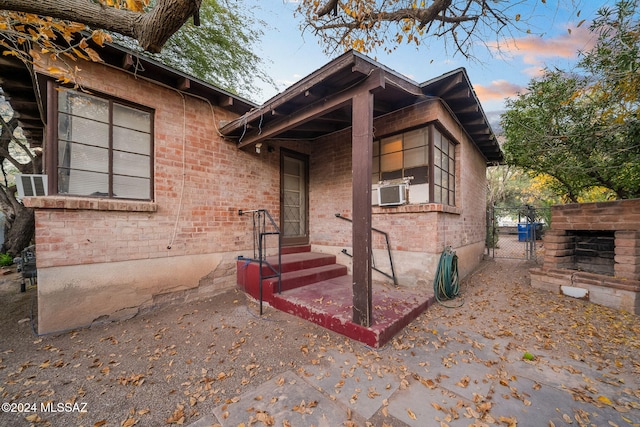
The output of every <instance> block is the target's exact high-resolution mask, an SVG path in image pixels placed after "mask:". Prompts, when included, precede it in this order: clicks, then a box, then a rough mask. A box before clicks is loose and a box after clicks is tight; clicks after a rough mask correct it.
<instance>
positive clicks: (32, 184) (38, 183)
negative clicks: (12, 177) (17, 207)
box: [16, 174, 47, 198]
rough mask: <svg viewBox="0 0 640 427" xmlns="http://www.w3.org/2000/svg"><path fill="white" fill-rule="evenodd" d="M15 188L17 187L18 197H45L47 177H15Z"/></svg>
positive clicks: (23, 175) (22, 175)
mask: <svg viewBox="0 0 640 427" xmlns="http://www.w3.org/2000/svg"><path fill="white" fill-rule="evenodd" d="M16 187H18V197H19V198H23V197H32V196H46V195H47V175H28V174H18V175H16Z"/></svg>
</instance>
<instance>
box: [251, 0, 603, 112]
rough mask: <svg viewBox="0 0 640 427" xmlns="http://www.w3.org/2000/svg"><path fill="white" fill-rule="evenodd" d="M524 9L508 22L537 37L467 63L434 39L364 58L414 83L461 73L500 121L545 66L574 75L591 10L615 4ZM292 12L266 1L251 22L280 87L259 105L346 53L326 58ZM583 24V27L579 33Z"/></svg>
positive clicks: (581, 0) (267, 91)
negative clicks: (259, 26)
mask: <svg viewBox="0 0 640 427" xmlns="http://www.w3.org/2000/svg"><path fill="white" fill-rule="evenodd" d="M526 2H527V3H528V6H527V7H526V8H523V7H520V8H518V7H515V8H513V10H512V11H511V12H510V13H512V14H513V16H515V15H516V14H517V13H521V15H522V17H523V18H522V19H523V20H524V17H525V16H526V17H527V28H530V29H531V30H532V33H533V34H535V35H527V34H515V35H514V36H515V39H504V40H500V51H498V50H496V49H495V46H496V44H497V43H495V42H496V40H487V42H488V43H490V44H491V46H492V47H491V48H489V49H488V48H486V47H485V46H481V45H478V46H474V47H473V51H474V53H475V58H474V59H466V58H465V57H464V56H462V55H460V54H453V52H451V49H450V48H449V50H448V51H447V50H446V49H445V45H444V43H443V41H442V40H438V39H435V38H433V39H430V40H429V43H423V44H422V45H421V46H420V47H419V48H417V49H416V47H414V46H406V45H405V46H401V47H399V48H398V49H396V50H395V51H394V52H393V53H391V54H387V53H386V52H382V51H381V52H375V53H367V56H369V57H371V58H372V59H374V60H376V61H378V62H380V63H381V64H383V65H385V66H386V67H388V68H391V69H392V70H394V71H396V72H398V73H401V74H403V75H405V76H407V77H408V78H410V79H412V80H414V81H415V82H418V83H421V82H425V81H427V80H430V79H432V78H434V77H438V76H440V75H442V74H444V73H447V72H449V71H451V70H454V69H457V68H460V67H464V68H465V69H466V71H467V74H468V75H469V78H470V80H471V83H472V84H473V86H474V90H475V92H476V94H477V95H478V98H479V99H480V102H481V104H482V106H483V109H484V111H485V112H486V113H487V115H493V114H492V113H495V114H497V113H498V112H500V111H503V110H504V100H505V98H507V97H514V96H516V94H517V93H519V92H522V91H523V90H524V89H525V88H526V86H527V84H528V83H529V81H530V80H531V79H532V78H534V77H536V76H539V75H540V74H541V72H542V70H543V69H544V67H545V66H546V67H549V68H553V67H558V68H561V69H564V70H569V69H571V67H572V66H573V65H574V64H575V62H576V60H577V58H578V51H580V50H583V51H584V50H586V49H588V48H589V47H590V46H592V45H593V43H594V41H595V39H594V37H593V35H592V34H591V33H590V32H589V30H588V28H589V24H590V22H591V21H592V20H593V18H594V17H595V16H596V11H597V10H598V9H599V8H600V7H602V6H603V5H608V6H612V5H613V3H614V2H613V0H574V1H573V2H572V1H566V0H565V1H562V0H560V1H555V0H547V1H545V2H543V0H526ZM513 3H516V2H511V4H513ZM532 4H534V5H535V8H534V10H533V11H531V5H532ZM296 6H297V2H296V0H264V1H261V2H259V3H258V5H257V6H256V9H254V10H253V13H254V15H255V16H256V18H259V19H261V20H263V21H264V22H265V23H266V25H265V27H264V28H263V31H264V35H263V37H262V39H261V43H260V45H259V46H258V52H259V54H260V55H261V56H262V57H263V58H264V61H265V65H264V68H265V70H266V72H267V74H268V75H269V76H270V77H271V78H272V79H273V81H274V82H275V83H276V85H277V89H276V88H271V87H269V86H267V85H264V84H262V85H259V86H260V87H262V93H261V94H260V95H259V96H256V97H255V98H256V100H257V101H258V102H259V103H261V102H264V101H266V100H268V99H269V98H271V97H273V96H275V95H276V94H277V93H278V92H281V91H283V90H284V89H286V88H287V87H288V86H290V85H292V84H293V83H295V82H297V81H299V80H300V79H302V78H304V77H305V76H307V75H309V74H311V73H312V72H313V71H315V70H317V69H319V68H320V67H322V66H323V65H325V64H326V63H327V62H329V61H331V59H333V58H335V57H336V56H338V55H340V54H341V53H343V52H344V50H343V49H338V50H337V51H336V52H335V53H334V54H332V55H327V54H325V53H323V48H322V46H321V45H320V44H319V43H318V40H317V38H316V37H315V36H314V35H313V34H311V33H309V32H307V33H304V34H303V32H302V30H301V29H300V23H301V19H300V18H299V17H295V16H294V15H295V9H296ZM578 12H579V16H578ZM582 20H585V21H584V23H582V24H581V25H579V26H578V24H579V22H580V21H582ZM539 34H542V35H539Z"/></svg>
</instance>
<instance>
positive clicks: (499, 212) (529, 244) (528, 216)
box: [486, 205, 543, 261]
mask: <svg viewBox="0 0 640 427" xmlns="http://www.w3.org/2000/svg"><path fill="white" fill-rule="evenodd" d="M541 218H542V216H540V212H539V209H536V208H534V207H533V206H529V205H523V206H517V207H497V206H490V207H489V208H488V209H487V239H486V247H487V255H489V256H490V257H492V258H511V259H525V260H531V261H536V260H537V253H536V249H537V246H538V245H539V243H540V242H539V241H540V239H541V238H542V232H543V222H541V221H540V220H541Z"/></svg>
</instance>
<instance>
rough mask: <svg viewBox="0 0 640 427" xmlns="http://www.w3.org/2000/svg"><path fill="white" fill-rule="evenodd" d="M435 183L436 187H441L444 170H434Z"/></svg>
mask: <svg viewBox="0 0 640 427" xmlns="http://www.w3.org/2000/svg"><path fill="white" fill-rule="evenodd" d="M433 183H434V184H436V185H441V183H442V169H440V168H433Z"/></svg>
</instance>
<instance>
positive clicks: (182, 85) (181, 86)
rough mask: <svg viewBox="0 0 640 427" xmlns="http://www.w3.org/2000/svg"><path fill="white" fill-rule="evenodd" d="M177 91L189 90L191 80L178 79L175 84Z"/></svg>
mask: <svg viewBox="0 0 640 427" xmlns="http://www.w3.org/2000/svg"><path fill="white" fill-rule="evenodd" d="M176 87H177V88H178V90H187V89H189V88H191V80H190V79H187V78H186V77H180V78H179V79H178V82H177V86H176Z"/></svg>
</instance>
